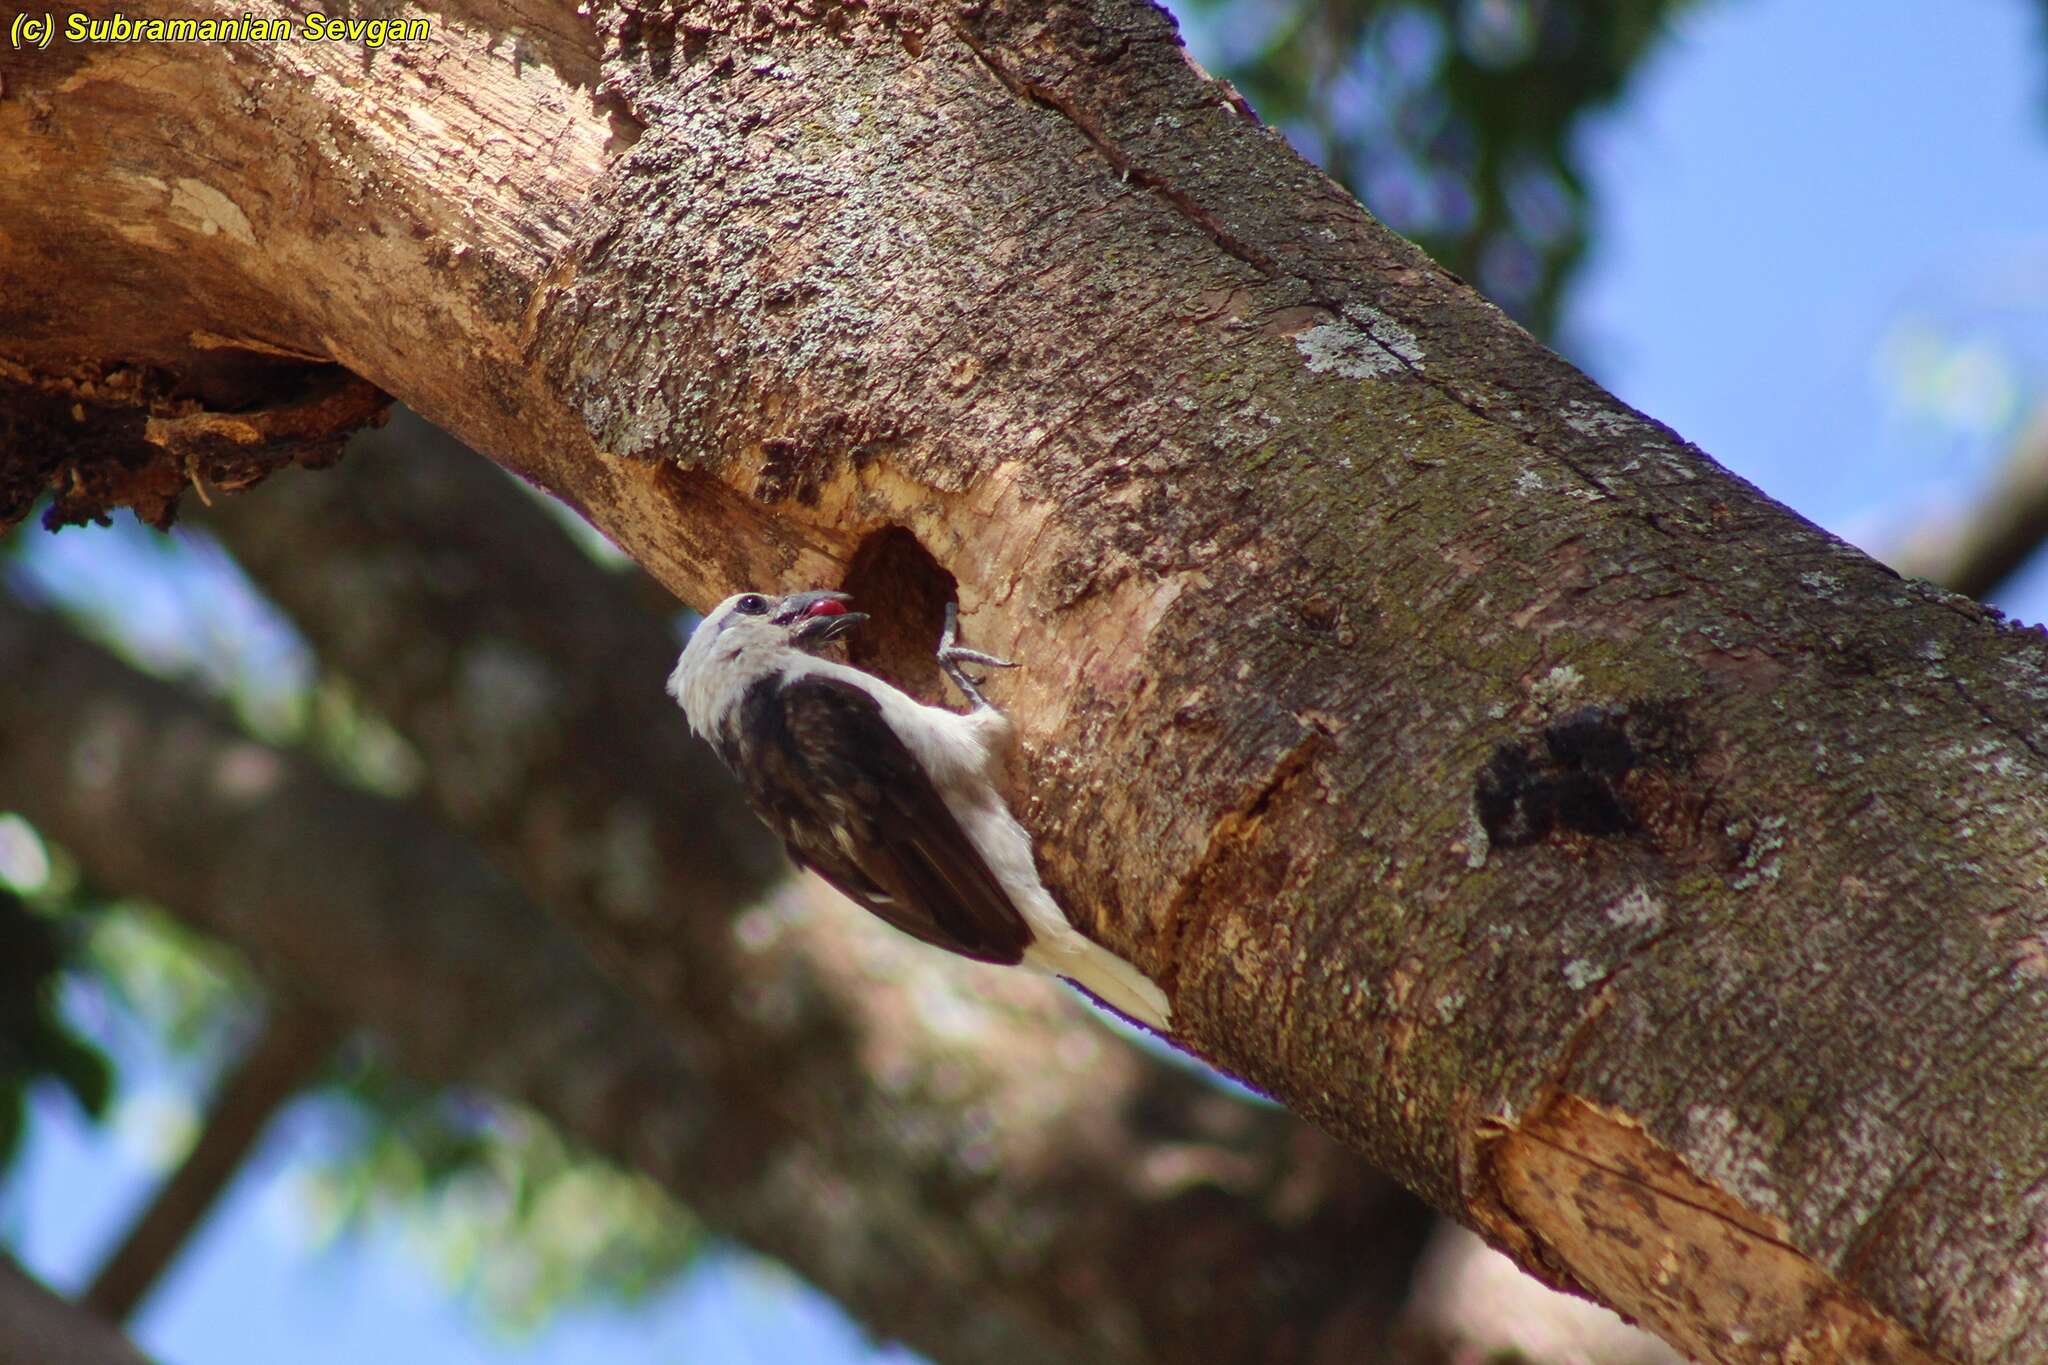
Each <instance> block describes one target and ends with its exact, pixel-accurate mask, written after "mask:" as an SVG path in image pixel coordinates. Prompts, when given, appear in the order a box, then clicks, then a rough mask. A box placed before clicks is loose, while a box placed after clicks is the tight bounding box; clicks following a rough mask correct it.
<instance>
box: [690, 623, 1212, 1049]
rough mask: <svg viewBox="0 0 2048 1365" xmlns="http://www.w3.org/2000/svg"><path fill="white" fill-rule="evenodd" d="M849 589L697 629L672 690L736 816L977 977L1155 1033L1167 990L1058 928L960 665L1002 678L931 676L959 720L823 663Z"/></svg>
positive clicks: (1001, 741)
mask: <svg viewBox="0 0 2048 1365" xmlns="http://www.w3.org/2000/svg"><path fill="white" fill-rule="evenodd" d="M852 600H853V599H852V597H851V596H850V595H848V594H846V593H843V592H835V591H830V590H825V589H809V590H805V591H801V592H794V593H789V594H786V595H783V596H776V595H774V594H770V593H762V592H739V593H734V594H733V595H732V596H730V597H728V598H726V599H725V600H724V601H723V602H720V603H719V604H718V605H717V606H716V607H715V608H713V609H712V610H711V611H710V612H709V613H708V614H707V615H706V616H705V617H704V618H703V619H702V620H700V621H699V622H698V623H697V626H696V629H695V630H694V631H692V632H691V634H690V639H689V641H688V643H687V644H686V645H685V646H684V647H683V652H682V657H681V658H679V659H678V660H677V661H676V666H675V670H674V671H673V672H672V673H671V674H670V675H669V679H668V690H669V694H670V695H671V696H673V697H674V698H675V700H676V702H677V703H678V704H679V705H680V706H681V707H682V709H683V714H684V716H685V717H686V718H687V719H688V721H689V725H690V729H691V730H692V731H694V732H695V733H696V734H697V735H698V736H699V737H700V738H702V739H704V740H705V741H707V742H708V743H709V744H710V745H711V747H712V748H713V749H714V750H715V751H716V752H717V754H718V756H719V758H720V759H722V760H723V761H724V763H725V765H726V767H728V768H729V769H731V770H732V772H733V775H734V776H735V777H737V778H738V779H739V782H740V785H741V787H742V789H743V790H744V792H745V794H746V797H747V801H748V804H749V805H751V806H752V807H753V809H754V812H755V813H756V814H757V815H759V816H760V817H761V819H762V820H763V821H764V822H766V823H767V825H768V826H769V828H770V829H772V830H774V831H775V833H776V834H777V835H779V836H780V837H781V839H782V841H783V845H784V847H785V848H786V849H787V850H788V852H789V856H790V858H791V860H792V861H794V862H795V863H797V864H798V865H799V866H801V867H807V868H809V869H811V870H812V871H814V872H816V873H817V874H818V875H819V876H820V877H822V878H824V880H825V881H826V882H828V883H830V884H831V885H832V886H833V887H835V888H837V889H838V890H839V891H840V892H842V893H843V894H844V895H845V896H846V897H847V898H848V899H850V900H852V901H853V902H854V903H855V904H857V905H859V906H861V907H862V908H864V909H866V910H868V911H869V912H870V913H872V914H874V915H875V916H877V917H878V918H880V919H881V920H883V921H884V922H886V923H888V924H890V925H892V926H894V927H895V928H897V929H899V930H901V931H903V932H904V933H906V934H909V935H911V936H912V937H914V938H918V939H921V940H923V941H924V942H926V943H929V944H932V945H934V946H936V947H939V948H943V949H945V950H947V951H948V952H951V953H957V954H958V955H960V956H961V957H965V958H971V959H973V960H975V961H977V962H992V963H999V964H1003V965H1010V966H1024V967H1029V968H1032V969H1035V970H1037V971H1039V972H1043V973H1045V974H1047V975H1050V976H1055V977H1060V978H1063V979H1065V980H1067V981H1069V982H1071V983H1072V984H1074V985H1076V986H1078V987H1080V989H1081V990H1082V991H1083V992H1084V993H1086V994H1087V995H1089V996H1092V997H1093V998H1094V999H1095V1000H1096V1001H1097V1002H1098V1003H1099V1004H1103V1005H1106V1006H1108V1007H1109V1008H1110V1009H1112V1010H1114V1011H1116V1012H1117V1013H1118V1014H1121V1015H1123V1016H1125V1017H1126V1018H1128V1019H1130V1020H1132V1021H1133V1022H1136V1023H1138V1024H1142V1025H1144V1026H1145V1027H1147V1028H1149V1029H1152V1030H1155V1031H1156V1032H1158V1033H1161V1034H1166V1033H1168V1032H1169V1031H1170V1029H1171V1026H1172V1017H1173V1011H1172V1008H1171V1006H1170V1005H1169V1003H1168V1001H1167V998H1166V995H1165V992H1163V991H1162V990H1160V988H1159V986H1158V985H1157V983H1155V982H1154V981H1152V979H1151V978H1150V977H1148V976H1146V975H1145V974H1144V973H1143V972H1142V971H1140V970H1139V969H1138V968H1137V967H1135V966H1134V965H1132V964H1131V963H1129V962H1126V961H1125V960H1124V959H1123V958H1121V957H1119V956H1117V955H1116V954H1115V953H1113V952H1111V951H1110V950H1109V949H1107V948H1105V947H1103V946H1102V945H1100V944H1098V943H1096V942H1095V941H1094V940H1092V939H1090V938H1088V937H1087V936H1086V935H1084V934H1082V933H1081V931H1080V930H1078V929H1076V928H1075V927H1074V926H1073V925H1072V924H1071V923H1069V922H1068V920H1067V917H1066V914H1065V913H1064V912H1063V911H1062V910H1061V909H1060V906H1059V904H1058V902H1057V901H1055V900H1054V899H1053V897H1052V893H1051V892H1050V891H1048V890H1047V889H1046V887H1045V883H1044V882H1043V881H1041V880H1040V878H1039V875H1038V867H1037V863H1036V862H1035V860H1034V859H1033V856H1032V851H1031V837H1030V835H1029V834H1028V833H1026V831H1025V829H1024V826H1023V825H1022V824H1020V823H1018V821H1017V818H1016V816H1015V815H1013V814H1011V812H1010V808H1009V805H1008V803H1006V802H1005V801H1004V799H1003V796H1002V793H1001V791H1000V790H999V787H998V783H999V781H1000V779H1001V776H1002V771H1003V764H1004V761H1005V758H1006V756H1007V754H1008V752H1009V749H1010V747H1011V743H1012V740H1013V737H1014V729H1013V727H1012V725H1011V723H1010V719H1009V717H1008V716H1006V715H1004V714H1003V712H1002V711H1001V710H1000V709H998V708H997V707H996V706H995V705H993V704H992V703H991V702H990V701H989V700H988V698H987V697H985V696H984V695H982V692H981V689H980V687H979V686H978V685H977V684H976V683H975V681H974V680H973V679H972V678H970V677H969V676H968V674H967V672H966V669H965V667H964V665H968V664H973V665H975V666H977V667H984V668H1014V667H1015V666H1016V665H1015V664H1013V663H1011V662H1010V661H1009V660H1007V659H999V658H996V657H995V656H993V655H990V654H984V653H982V652H980V651H979V650H973V649H968V648H966V647H964V646H963V645H961V644H960V643H959V613H958V608H957V607H956V606H955V605H954V604H952V603H948V604H947V606H946V612H945V624H944V630H943V633H942V634H941V636H940V639H939V646H938V651H937V655H938V661H939V667H940V670H941V671H942V672H943V673H944V674H945V675H946V677H947V679H948V680H950V681H951V682H952V684H953V685H954V686H955V687H956V688H958V689H959V691H960V693H961V694H962V696H963V697H965V698H966V700H967V703H968V705H969V709H968V710H967V711H966V712H964V713H962V712H958V711H951V710H948V709H946V708H945V707H942V706H927V705H926V704H924V703H923V702H920V701H918V700H917V699H916V698H914V697H912V696H910V695H909V694H908V693H905V692H903V691H902V690H900V689H898V688H896V687H894V686H892V685H891V684H889V683H888V682H886V681H884V680H883V679H881V678H878V677H875V676H874V675H873V674H871V673H867V672H864V671H862V670H860V669H858V668H854V667H853V666H851V665H849V664H845V663H841V662H839V661H838V660H836V659H833V658H829V657H826V656H825V655H823V654H821V653H820V652H819V651H821V650H823V649H824V648H825V647H826V646H828V645H830V644H832V643H833V642H834V641H837V640H840V639H842V638H844V637H845V636H846V634H847V633H848V632H850V631H851V630H853V629H854V628H855V627H856V626H858V625H859V624H860V623H861V622H863V621H865V620H867V619H868V617H867V615H866V614H865V613H862V612H857V611H850V610H848V609H847V603H849V602H851V601H852Z"/></svg>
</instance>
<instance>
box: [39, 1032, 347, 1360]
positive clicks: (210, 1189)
mask: <svg viewBox="0 0 2048 1365" xmlns="http://www.w3.org/2000/svg"><path fill="white" fill-rule="evenodd" d="M338 1041H339V1035H338V1034H337V1033H336V1031H335V1029H334V1026H333V1025H332V1024H330V1023H329V1022H328V1021H327V1020H326V1019H325V1018H324V1017H322V1016H321V1015H318V1014H315V1013H312V1012H311V1011H307V1010H303V1009H295V1008H291V1007H286V1008H284V1009H282V1010H273V1011H272V1013H271V1016H270V1017H269V1018H268V1019H266V1020H265V1021H264V1025H263V1032H262V1033H261V1034H259V1035H258V1036H257V1038H256V1041H255V1043H254V1044H253V1045H252V1046H251V1047H250V1048H249V1050H248V1051H247V1052H246V1053H245V1054H244V1055H243V1056H242V1057H241V1058H240V1059H239V1060H238V1061H237V1062H236V1063H235V1065H234V1069H233V1070H232V1071H230V1072H229V1073H228V1074H227V1077H226V1078H225V1079H224V1080H223V1081H222V1082H221V1085H220V1091H219V1093H218V1094H216V1095H215V1096H214V1098H213V1102H212V1104H210V1105H209V1106H208V1107H207V1110H206V1117H205V1120H204V1121H203V1122H202V1124H201V1125H200V1128H199V1136H198V1139H197V1140H196V1141H195V1142H194V1143H193V1145H192V1150H191V1151H190V1152H188V1153H186V1154H185V1159H184V1160H183V1161H181V1162H179V1163H178V1169H177V1170H176V1171H174V1172H172V1173H171V1176H170V1178H169V1179H168V1180H166V1181H165V1182H164V1183H163V1185H162V1186H161V1187H160V1188H159V1189H158V1190H157V1192H156V1193H155V1195H153V1196H152V1197H151V1199H150V1201H149V1205H148V1207H147V1208H145V1209H144V1210H143V1211H142V1213H141V1215H140V1216H139V1217H137V1218H136V1220H135V1222H134V1223H133V1224H131V1225H130V1227H129V1229H128V1231H127V1232H126V1233H125V1234H124V1235H123V1236H122V1238H121V1240H120V1242H119V1243H118V1244H117V1245H116V1246H115V1248H114V1250H113V1252H112V1254H111V1255H109V1256H108V1257H107V1259H106V1261H105V1262H104V1263H103V1264H102V1265H101V1266H100V1269H99V1273H98V1274H96V1275H94V1276H93V1280H92V1283H91V1284H90V1285H88V1286H87V1287H86V1290H85V1293H84V1294H82V1295H80V1296H79V1303H80V1304H81V1305H82V1306H83V1307H85V1308H87V1309H89V1310H90V1311H92V1312H94V1313H97V1314H99V1315H100V1316H101V1317H103V1318H105V1319H106V1320H107V1321H109V1322H126V1321H127V1320H128V1319H129V1318H130V1317H132V1316H133V1315H134V1313H135V1310H136V1308H137V1306H139V1305H140V1304H141V1302H142V1300H143V1299H144V1298H145V1297H147V1296H148V1294H149V1292H150V1290H151V1289H152V1288H154V1287H155V1285H156V1283H157V1281H158V1280H159V1279H161V1278H162V1277H163V1273H164V1271H165V1270H166V1269H167V1268H168V1267H169V1266H170V1264H171V1262H172V1261H173V1260H175V1259H176V1258H177V1255H178V1252H179V1251H180V1250H181V1249H183V1247H184V1246H185V1244H186V1242H188V1241H190V1240H191V1237H192V1233H193V1232H194V1231H195V1230H196V1229H197V1228H198V1227H199V1225H200V1223H202V1222H203V1221H205V1218H206V1215H207V1214H208V1213H209V1212H210V1211H211V1210H212V1208H213V1206H214V1204H215V1203H216V1202H217V1201H218V1200H219V1199H220V1196H221V1192H222V1191H223V1190H225V1189H227V1187H228V1182H229V1181H231V1180H232V1179H234V1175H235V1172H236V1171H238V1170H240V1169H241V1165H242V1162H243V1161H244V1160H245V1159H246V1158H247V1157H248V1155H249V1151H250V1149H251V1148H252V1147H254V1146H255V1145H256V1139H257V1138H259V1137H261V1136H262V1135H263V1130H264V1129H265V1128H267V1127H268V1126H269V1125H270V1120H271V1119H272V1118H273V1117H274V1116H275V1115H276V1113H277V1111H278V1110H279V1109H281V1108H283V1107H284V1106H285V1105H286V1104H288V1103H290V1101H291V1098H292V1096H294V1095H296V1094H297V1093H298V1092H299V1090H300V1089H301V1088H302V1087H303V1086H305V1085H306V1083H307V1082H308V1081H310V1080H311V1079H312V1078H313V1075H314V1073H315V1072H316V1071H318V1070H319V1068H320V1066H321V1064H322V1063H323V1062H325V1061H326V1060H327V1058H328V1055H329V1054H330V1053H331V1052H332V1051H333V1048H334V1044H335V1043H336V1042H338Z"/></svg>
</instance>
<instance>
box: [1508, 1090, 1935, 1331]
mask: <svg viewBox="0 0 2048 1365" xmlns="http://www.w3.org/2000/svg"><path fill="white" fill-rule="evenodd" d="M1488 1156H1489V1161H1490V1169H1489V1174H1490V1175H1491V1177H1492V1179H1493V1181H1494V1186H1495V1188H1494V1198H1495V1199H1496V1200H1497V1201H1498V1207H1497V1209H1496V1210H1495V1211H1494V1212H1493V1213H1492V1215H1491V1216H1488V1217H1486V1218H1483V1219H1482V1220H1481V1221H1482V1226H1484V1227H1485V1228H1486V1229H1487V1231H1489V1232H1491V1233H1492V1234H1493V1235H1494V1236H1495V1237H1497V1238H1499V1239H1500V1240H1501V1241H1502V1242H1504V1243H1507V1244H1509V1245H1512V1246H1515V1247H1517V1248H1519V1249H1520V1251H1521V1252H1522V1254H1523V1256H1524V1257H1526V1258H1527V1259H1528V1260H1529V1261H1532V1262H1534V1263H1536V1264H1539V1265H1544V1266H1547V1267H1549V1268H1551V1269H1552V1271H1553V1272H1554V1273H1555V1274H1556V1276H1557V1277H1558V1278H1559V1279H1561V1280H1563V1281H1564V1282H1566V1283H1572V1284H1580V1285H1584V1286H1586V1287H1588V1288H1589V1289H1591V1290H1593V1291H1594V1292H1595V1293H1597V1294H1599V1295H1600V1297H1601V1298H1602V1299H1604V1300H1605V1301H1606V1302H1608V1303H1610V1304H1614V1305H1616V1306H1617V1307H1619V1308H1621V1309H1622V1311H1624V1312H1626V1313H1628V1314H1630V1315H1632V1316H1634V1317H1635V1318H1636V1319H1638V1320H1639V1321H1641V1322H1643V1323H1644V1324H1646V1325H1648V1326H1650V1327H1651V1328H1653V1329H1654V1330H1655V1331H1657V1332H1658V1333H1659V1334H1660V1335H1661V1336H1663V1337H1664V1338H1665V1339H1666V1340H1668V1341H1670V1342H1672V1343H1674V1344H1676V1345H1678V1346H1680V1347H1682V1348H1683V1349H1684V1350H1685V1351H1686V1352H1687V1353H1688V1354H1689V1355H1691V1356H1693V1357H1694V1358H1695V1359H1699V1360H1724V1361H1820V1360H1857V1361H1869V1362H1873V1365H1880V1363H1883V1365H1936V1362H1939V1361H1941V1360H1944V1359H1945V1357H1942V1356H1937V1355H1935V1354H1934V1353H1933V1352H1931V1351H1929V1350H1928V1349H1927V1348H1926V1347H1925V1346H1924V1345H1923V1344H1922V1343H1920V1342H1919V1341H1917V1340H1915V1339H1914V1337H1913V1335H1912V1333H1910V1332H1908V1331H1907V1330H1906V1329H1905V1328H1903V1327H1901V1326H1900V1325H1899V1324H1898V1323H1897V1322H1896V1321H1894V1320H1892V1319H1890V1318H1888V1317H1886V1316H1885V1315H1884V1314H1883V1313H1882V1312H1880V1311H1879V1310H1878V1309H1877V1308H1875V1307H1874V1306H1873V1305H1872V1304H1871V1303H1870V1302H1869V1301H1868V1300H1866V1299H1864V1298H1863V1297H1862V1296H1861V1295H1860V1294H1859V1293H1857V1292H1856V1290H1854V1289H1853V1288H1852V1287H1850V1286H1848V1285H1846V1284H1844V1283H1843V1282H1842V1281H1841V1280H1840V1279H1838V1278H1837V1277H1835V1276H1834V1275H1832V1274H1829V1273H1828V1272H1827V1271H1825V1270H1823V1269H1822V1268H1821V1267H1820V1266H1817V1265H1815V1264H1814V1263H1813V1262H1812V1261H1811V1260H1809V1259H1807V1258H1806V1256H1804V1255H1803V1254H1801V1252H1800V1251H1799V1250H1798V1248H1796V1247H1794V1246H1792V1245H1791V1244H1790V1243H1789V1242H1788V1241H1787V1240H1786V1230H1785V1228H1784V1227H1783V1226H1782V1225H1779V1224H1777V1223H1776V1222H1775V1221H1774V1220H1765V1219H1762V1218H1760V1217H1759V1216H1758V1215H1757V1214H1756V1213H1755V1212H1754V1211H1753V1210H1751V1209H1750V1208H1749V1207H1747V1206H1746V1205H1744V1204H1743V1203H1742V1201H1741V1200H1739V1199H1736V1198H1734V1197H1733V1196H1731V1195H1730V1194H1729V1193H1728V1192H1727V1191H1725V1190H1723V1189H1721V1188H1720V1187H1718V1186H1716V1185H1713V1184H1711V1183H1709V1182H1707V1181H1704V1180H1701V1179H1700V1178H1699V1177H1698V1176H1696V1175H1694V1174H1693V1173H1692V1172H1691V1171H1690V1170H1688V1169H1687V1168H1686V1166H1685V1163H1684V1162H1683V1161H1681V1160H1679V1159H1678V1158H1677V1157H1676V1156H1675V1155H1673V1153H1672V1152H1671V1151H1670V1150H1669V1149H1667V1148H1665V1147H1664V1146H1662V1145H1661V1144H1659V1143H1658V1142H1657V1141H1656V1139H1654V1138H1652V1137H1650V1136H1649V1135H1648V1134H1647V1133H1645V1132H1643V1130H1642V1128H1641V1127H1640V1126H1639V1125H1637V1124H1636V1123H1635V1122H1633V1121H1632V1120H1630V1119H1629V1118H1628V1117H1627V1116H1626V1115H1620V1116H1616V1115H1610V1114H1604V1113H1602V1112H1601V1111H1600V1110H1599V1108H1598V1107H1596V1106H1594V1105H1590V1104H1588V1103H1586V1102H1585V1101H1584V1100H1581V1099H1579V1098H1577V1097H1576V1096H1572V1095H1560V1096H1558V1097H1557V1098H1556V1099H1555V1100H1553V1101H1552V1102H1551V1103H1549V1104H1547V1105H1546V1106H1545V1107H1544V1108H1543V1109H1542V1110H1540V1111H1539V1112H1537V1113H1535V1114H1532V1115H1531V1116H1530V1117H1529V1119H1528V1120H1527V1121H1526V1122H1524V1123H1522V1124H1520V1125H1517V1126H1516V1127H1514V1128H1513V1129H1511V1130H1510V1131H1508V1132H1506V1133H1503V1134H1502V1135H1501V1137H1500V1138H1499V1140H1498V1141H1497V1143H1496V1144H1495V1145H1494V1146H1493V1147H1492V1148H1491V1149H1490V1151H1489V1153H1488Z"/></svg>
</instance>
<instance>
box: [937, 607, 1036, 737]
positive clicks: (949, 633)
mask: <svg viewBox="0 0 2048 1365" xmlns="http://www.w3.org/2000/svg"><path fill="white" fill-rule="evenodd" d="M962 664H974V665H976V666H977V667H981V668H1015V667H1016V666H1017V665H1016V664H1015V663H1014V662H1013V661H1011V660H1009V659H998V658H997V657H996V656H995V655H993V654H984V653H982V652H981V651H980V650H978V649H969V648H967V647H966V646H965V645H963V644H961V643H960V607H959V605H958V604H957V603H953V602H948V603H946V628H945V630H944V631H942V632H941V633H940V635H939V670H940V671H941V672H943V673H944V674H945V675H946V676H947V677H948V678H950V679H951V680H952V683H953V686H955V687H957V688H959V689H960V691H961V692H962V694H964V695H965V696H966V698H967V700H968V701H970V702H972V703H973V704H974V707H975V709H976V710H979V709H981V708H982V707H984V706H991V705H993V703H991V702H990V701H989V699H988V698H987V697H984V696H982V695H981V689H980V688H979V687H977V686H976V685H975V682H974V680H973V679H972V678H970V677H968V676H967V670H966V669H964V668H962V667H961V665H962Z"/></svg>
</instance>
